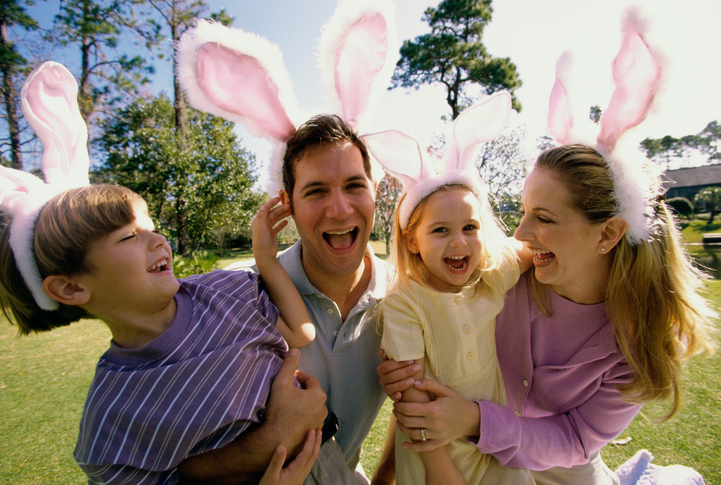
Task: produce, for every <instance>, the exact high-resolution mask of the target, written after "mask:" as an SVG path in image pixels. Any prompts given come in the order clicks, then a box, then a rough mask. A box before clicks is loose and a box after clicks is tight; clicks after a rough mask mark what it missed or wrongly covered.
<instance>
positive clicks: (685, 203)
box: [666, 197, 693, 217]
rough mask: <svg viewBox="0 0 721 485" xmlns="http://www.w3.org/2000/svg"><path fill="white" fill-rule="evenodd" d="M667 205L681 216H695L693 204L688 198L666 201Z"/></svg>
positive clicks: (675, 198)
mask: <svg viewBox="0 0 721 485" xmlns="http://www.w3.org/2000/svg"><path fill="white" fill-rule="evenodd" d="M666 204H667V205H668V206H669V207H670V208H671V209H673V211H674V212H675V213H676V214H678V215H679V216H682V217H690V216H692V215H693V204H692V203H691V201H690V200H688V199H687V198H686V197H672V198H670V199H668V200H667V201H666Z"/></svg>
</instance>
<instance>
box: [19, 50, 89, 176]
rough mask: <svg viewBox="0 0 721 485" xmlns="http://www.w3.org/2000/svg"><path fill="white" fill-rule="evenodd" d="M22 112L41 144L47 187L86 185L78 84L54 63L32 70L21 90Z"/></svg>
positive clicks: (85, 140)
mask: <svg viewBox="0 0 721 485" xmlns="http://www.w3.org/2000/svg"><path fill="white" fill-rule="evenodd" d="M21 99H22V110H23V113H24V114H25V118H26V119H27V121H28V123H29V124H30V126H32V127H33V129H34V130H35V133H37V135H38V138H40V141H41V142H42V144H43V158H42V166H43V173H44V174H45V180H46V181H47V182H48V183H49V184H53V185H56V186H62V187H64V188H72V187H79V186H83V185H87V184H88V183H89V181H88V170H89V168H90V158H89V156H88V146H87V143H88V129H87V126H86V125H85V121H83V118H82V116H80V109H79V108H78V85H77V82H76V81H75V78H74V77H73V75H72V74H71V73H70V71H68V70H67V68H65V66H63V65H62V64H58V63H57V62H46V63H44V64H42V65H41V66H40V67H38V68H37V69H35V70H34V71H33V72H32V73H31V74H30V76H29V77H28V78H27V80H26V81H25V84H24V85H23V88H22V91H21Z"/></svg>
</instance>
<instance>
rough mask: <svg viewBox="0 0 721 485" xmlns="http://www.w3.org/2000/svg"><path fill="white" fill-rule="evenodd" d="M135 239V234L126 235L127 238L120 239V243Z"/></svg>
mask: <svg viewBox="0 0 721 485" xmlns="http://www.w3.org/2000/svg"><path fill="white" fill-rule="evenodd" d="M135 237H138V234H137V233H136V232H133V233H132V234H128V235H127V236H125V237H124V238H122V239H121V240H120V242H123V241H128V240H130V239H133V238H135Z"/></svg>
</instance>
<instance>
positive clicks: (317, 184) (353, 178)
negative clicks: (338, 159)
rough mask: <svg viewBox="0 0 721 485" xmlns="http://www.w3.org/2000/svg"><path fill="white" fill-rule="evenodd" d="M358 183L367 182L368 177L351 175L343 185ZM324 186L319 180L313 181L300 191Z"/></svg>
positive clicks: (324, 183)
mask: <svg viewBox="0 0 721 485" xmlns="http://www.w3.org/2000/svg"><path fill="white" fill-rule="evenodd" d="M358 181H363V182H369V181H370V180H369V179H368V177H366V176H365V174H364V175H353V176H351V177H348V178H347V179H345V180H344V183H350V182H358ZM326 185H328V184H327V183H326V182H321V181H320V180H314V181H311V182H308V183H307V184H305V185H304V186H303V187H301V188H300V191H301V192H303V191H305V190H308V189H312V188H316V187H324V186H326Z"/></svg>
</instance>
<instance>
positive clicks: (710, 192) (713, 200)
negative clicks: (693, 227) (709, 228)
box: [695, 187, 721, 225]
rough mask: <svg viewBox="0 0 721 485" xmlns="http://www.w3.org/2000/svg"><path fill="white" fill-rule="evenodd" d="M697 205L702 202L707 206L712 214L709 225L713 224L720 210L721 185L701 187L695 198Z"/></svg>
mask: <svg viewBox="0 0 721 485" xmlns="http://www.w3.org/2000/svg"><path fill="white" fill-rule="evenodd" d="M695 202H696V204H697V205H699V204H702V205H705V206H706V209H708V211H709V213H710V215H709V219H708V223H707V225H711V224H713V220H714V216H716V212H717V211H718V206H719V202H721V187H706V188H705V189H701V190H700V191H699V192H698V193H697V194H696V198H695Z"/></svg>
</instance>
